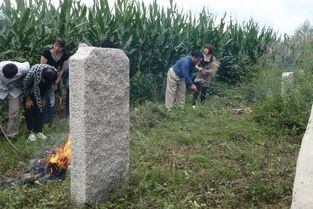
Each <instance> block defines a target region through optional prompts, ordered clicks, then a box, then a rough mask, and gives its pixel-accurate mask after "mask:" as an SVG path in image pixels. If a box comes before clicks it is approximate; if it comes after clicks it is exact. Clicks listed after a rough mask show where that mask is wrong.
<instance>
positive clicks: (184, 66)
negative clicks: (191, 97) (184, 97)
mask: <svg viewBox="0 0 313 209" xmlns="http://www.w3.org/2000/svg"><path fill="white" fill-rule="evenodd" d="M191 67H192V66H191V63H189V62H188V60H184V61H183V63H182V74H183V77H184V78H185V81H186V84H187V85H188V86H190V88H191V89H192V90H194V91H197V87H196V85H194V84H193V82H192V79H191V76H192V75H190V68H191Z"/></svg>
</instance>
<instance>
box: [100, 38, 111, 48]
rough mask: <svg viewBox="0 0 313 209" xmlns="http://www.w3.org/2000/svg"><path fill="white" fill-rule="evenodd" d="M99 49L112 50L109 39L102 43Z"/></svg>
mask: <svg viewBox="0 0 313 209" xmlns="http://www.w3.org/2000/svg"><path fill="white" fill-rule="evenodd" d="M100 47H102V48H113V42H112V41H111V40H109V39H106V40H104V41H102V43H101V45H100Z"/></svg>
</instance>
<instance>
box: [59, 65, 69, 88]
mask: <svg viewBox="0 0 313 209" xmlns="http://www.w3.org/2000/svg"><path fill="white" fill-rule="evenodd" d="M67 64H68V60H65V61H64V62H63V64H62V67H61V70H60V71H59V75H58V78H57V80H56V85H58V84H59V83H60V81H61V79H62V76H63V73H64V69H65V66H66V65H67Z"/></svg>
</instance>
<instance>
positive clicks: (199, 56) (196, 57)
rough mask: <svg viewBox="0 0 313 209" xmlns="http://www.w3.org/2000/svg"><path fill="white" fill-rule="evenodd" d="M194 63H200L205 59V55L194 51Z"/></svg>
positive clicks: (192, 55)
mask: <svg viewBox="0 0 313 209" xmlns="http://www.w3.org/2000/svg"><path fill="white" fill-rule="evenodd" d="M191 58H192V62H193V63H195V64H196V63H198V62H199V61H201V60H202V59H203V54H202V53H201V52H200V51H194V52H192V54H191Z"/></svg>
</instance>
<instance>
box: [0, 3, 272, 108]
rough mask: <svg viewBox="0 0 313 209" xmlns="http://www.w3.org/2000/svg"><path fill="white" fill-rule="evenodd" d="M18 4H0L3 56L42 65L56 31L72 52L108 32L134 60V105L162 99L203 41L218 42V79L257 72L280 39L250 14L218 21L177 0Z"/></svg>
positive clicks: (232, 79)
mask: <svg viewBox="0 0 313 209" xmlns="http://www.w3.org/2000/svg"><path fill="white" fill-rule="evenodd" d="M15 3H16V6H14V4H12V2H11V1H10V0H4V1H3V4H2V5H1V10H0V28H1V32H0V50H1V53H0V59H1V60H6V59H11V60H28V61H30V62H31V63H32V64H36V63H38V62H39V56H40V54H41V51H42V49H43V48H44V47H46V46H47V45H49V44H52V43H53V41H54V39H55V38H56V37H64V38H65V40H66V42H67V44H68V47H67V48H68V51H69V54H73V53H74V52H75V51H76V49H77V45H78V43H79V42H86V43H88V44H91V45H94V46H99V44H100V42H101V40H104V39H107V38H109V39H111V40H113V42H114V43H115V45H116V47H118V48H121V49H123V50H124V51H125V53H126V54H127V55H128V57H129V58H130V76H131V78H132V80H131V82H132V87H133V88H132V89H133V91H132V92H131V93H132V94H131V97H132V104H138V103H140V102H142V100H149V99H150V100H151V99H153V100H156V99H160V98H162V96H163V92H162V93H161V94H155V93H154V91H155V89H162V88H163V85H164V78H165V77H166V72H167V70H168V68H169V67H170V66H171V65H173V64H174V63H175V62H176V61H177V60H178V59H179V58H181V57H183V56H185V55H188V54H190V53H191V51H193V50H200V49H201V47H202V46H203V44H204V43H212V44H214V45H215V47H216V56H217V57H218V58H219V59H220V60H221V63H222V65H221V67H220V71H219V76H218V79H220V80H223V81H225V82H229V83H236V82H238V81H240V80H242V79H244V78H247V77H249V76H251V74H253V69H252V68H249V67H248V66H249V65H250V64H254V63H255V62H256V61H257V59H258V58H259V57H260V56H261V55H263V54H264V53H265V52H266V51H267V50H268V48H269V47H270V46H271V45H272V44H273V43H274V42H275V41H276V40H277V39H278V38H277V35H276V33H275V32H274V31H273V30H272V29H271V28H265V27H263V28H261V27H260V26H259V25H258V24H257V23H256V22H255V21H253V20H252V19H251V20H249V21H248V22H245V23H242V24H241V23H238V22H237V21H236V20H230V21H229V22H228V21H226V19H227V17H226V16H225V17H223V18H221V19H220V20H218V19H217V18H216V17H215V16H214V15H213V14H211V13H209V12H208V11H207V10H206V9H205V8H204V9H203V11H202V12H201V13H200V14H199V15H197V16H195V15H193V14H191V13H187V12H185V11H181V10H179V9H178V7H177V5H176V4H174V3H173V2H172V3H171V6H170V7H169V8H166V9H165V8H162V7H160V6H159V5H158V3H157V1H154V2H153V3H151V4H150V5H145V4H143V3H141V2H140V1H138V0H128V1H124V0H117V1H116V3H115V4H114V6H113V7H112V9H110V7H109V4H108V1H107V0H101V1H98V0H94V4H93V6H92V7H90V8H88V7H86V6H85V5H83V4H81V3H80V1H78V0H64V1H60V6H59V7H56V6H54V5H53V4H51V3H50V2H49V1H44V0H33V1H26V0H16V1H15ZM141 76H142V78H141ZM147 78H148V79H147ZM142 79H145V83H143V82H141V80H142ZM141 89H145V91H144V92H141Z"/></svg>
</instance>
